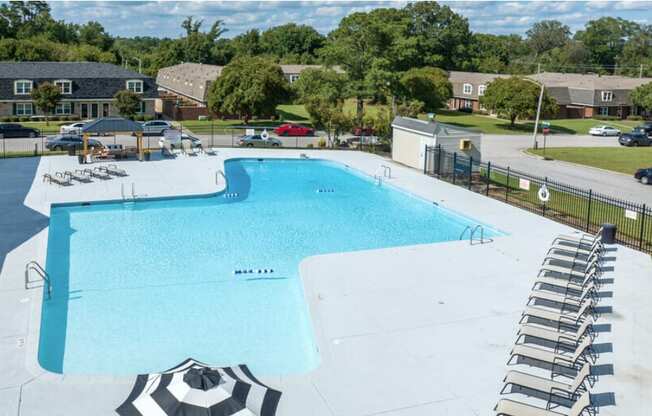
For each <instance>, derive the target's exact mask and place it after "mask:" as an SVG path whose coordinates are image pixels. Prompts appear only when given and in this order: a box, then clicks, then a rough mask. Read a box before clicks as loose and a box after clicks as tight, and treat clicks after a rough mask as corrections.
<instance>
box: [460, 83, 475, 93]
mask: <svg viewBox="0 0 652 416" xmlns="http://www.w3.org/2000/svg"><path fill="white" fill-rule="evenodd" d="M462 93H463V94H465V95H471V94H472V93H473V85H471V84H464V85H463V86H462Z"/></svg>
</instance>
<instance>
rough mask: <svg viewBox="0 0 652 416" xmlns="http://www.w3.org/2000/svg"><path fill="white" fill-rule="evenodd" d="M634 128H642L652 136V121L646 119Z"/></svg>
mask: <svg viewBox="0 0 652 416" xmlns="http://www.w3.org/2000/svg"><path fill="white" fill-rule="evenodd" d="M634 130H642V131H644V132H645V134H647V135H648V137H649V136H652V121H646V122H645V123H643V124H641V125H640V126H638V127H636V128H635V129H634Z"/></svg>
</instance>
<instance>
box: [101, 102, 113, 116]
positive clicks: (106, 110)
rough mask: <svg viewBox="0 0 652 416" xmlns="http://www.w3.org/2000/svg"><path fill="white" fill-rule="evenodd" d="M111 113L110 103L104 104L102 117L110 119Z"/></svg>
mask: <svg viewBox="0 0 652 416" xmlns="http://www.w3.org/2000/svg"><path fill="white" fill-rule="evenodd" d="M110 113H111V109H110V107H109V103H104V104H102V117H108V116H109V114H110Z"/></svg>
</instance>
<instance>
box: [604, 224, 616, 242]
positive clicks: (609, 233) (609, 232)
mask: <svg viewBox="0 0 652 416" xmlns="http://www.w3.org/2000/svg"><path fill="white" fill-rule="evenodd" d="M615 242H616V226H615V225H613V224H602V244H614V243H615Z"/></svg>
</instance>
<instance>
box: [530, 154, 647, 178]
mask: <svg viewBox="0 0 652 416" xmlns="http://www.w3.org/2000/svg"><path fill="white" fill-rule="evenodd" d="M528 151H529V152H531V153H534V154H536V155H539V156H543V149H538V150H534V149H529V150H528ZM546 157H549V158H552V159H556V160H563V161H566V162H572V163H577V164H580V165H586V166H593V167H596V168H601V169H606V170H612V171H614V172H621V173H626V174H633V173H634V171H636V169H639V168H642V167H650V166H652V147H552V148H547V149H546Z"/></svg>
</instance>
